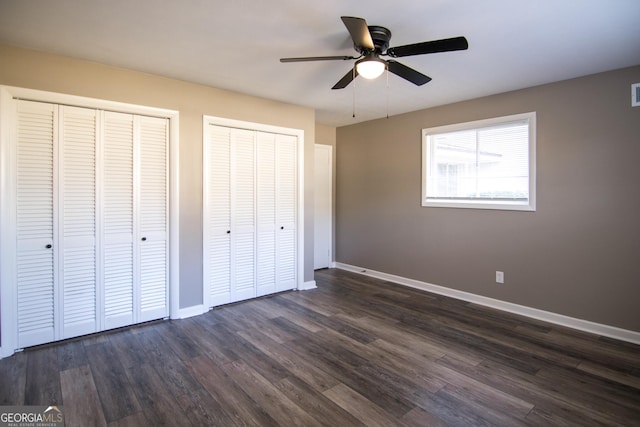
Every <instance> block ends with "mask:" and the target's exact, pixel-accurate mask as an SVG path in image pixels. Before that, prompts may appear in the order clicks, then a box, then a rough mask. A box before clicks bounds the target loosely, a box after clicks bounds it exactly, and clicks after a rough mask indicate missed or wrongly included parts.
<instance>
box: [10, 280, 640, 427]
mask: <svg viewBox="0 0 640 427" xmlns="http://www.w3.org/2000/svg"><path fill="white" fill-rule="evenodd" d="M316 282H317V284H318V289H316V290H311V291H304V292H287V293H282V294H278V295H274V296H270V297H265V298H261V299H257V300H252V301H247V302H243V303H237V304H233V305H229V306H225V307H221V308H216V309H214V310H212V311H210V312H209V313H207V314H204V315H202V316H197V317H193V318H189V319H184V320H177V321H160V322H154V323H150V324H145V325H139V326H134V327H130V328H125V329H121V330H116V331H112V332H105V333H102V334H97V335H93V336H89V337H84V338H79V339H75V340H70V341H65V342H61V343H55V344H50V345H46V346H41V347H36V348H31V349H27V350H25V351H24V352H21V353H17V354H15V355H14V356H12V357H9V358H6V359H4V360H0V405H23V404H33V405H53V404H57V405H63V407H64V413H65V417H66V420H67V426H145V425H148V426H160V425H170V426H183V425H184V426H225V427H226V426H287V427H288V426H305V427H307V426H341V427H342V426H485V425H491V426H519V425H530V426H591V425H593V426H602V425H606V426H615V425H620V426H637V425H640V346H636V345H633V344H629V343H623V342H618V341H615V340H612V339H608V338H603V337H598V336H595V335H590V334H587V333H583V332H578V331H574V330H569V329H566V328H563V327H559V326H554V325H550V324H546V323H544V322H540V321H535V320H531V319H526V318H522V317H519V316H516V315H513V314H508V313H504V312H499V311H497V310H492V309H489V308H485V307H481V306H477V305H474V304H470V303H466V302H461V301H457V300H453V299H450V298H446V297H442V296H438V295H433V294H429V293H425V292H420V291H417V290H413V289H410V288H403V287H400V286H398V285H393V284H389V283H385V282H383V281H381V280H376V279H372V278H368V277H365V276H361V275H357V274H353V273H349V272H345V271H341V270H321V271H318V272H316Z"/></svg>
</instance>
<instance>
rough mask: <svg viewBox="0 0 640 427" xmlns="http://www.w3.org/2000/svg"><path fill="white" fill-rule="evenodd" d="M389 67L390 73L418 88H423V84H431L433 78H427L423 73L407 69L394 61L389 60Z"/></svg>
mask: <svg viewBox="0 0 640 427" xmlns="http://www.w3.org/2000/svg"><path fill="white" fill-rule="evenodd" d="M387 67H388V68H389V71H390V72H392V73H393V74H395V75H396V76H400V77H402V78H403V79H405V80H408V81H410V82H411V83H413V84H414V85H416V86H422V85H423V84H425V83H429V82H430V81H431V77H429V76H425V75H424V74H422V73H421V72H419V71H416V70H414V69H413V68H410V67H407V66H406V65H404V64H401V63H399V62H397V61H394V60H388V61H387Z"/></svg>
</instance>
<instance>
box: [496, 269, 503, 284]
mask: <svg viewBox="0 0 640 427" xmlns="http://www.w3.org/2000/svg"><path fill="white" fill-rule="evenodd" d="M496 283H504V272H503V271H496Z"/></svg>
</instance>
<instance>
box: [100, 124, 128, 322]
mask: <svg viewBox="0 0 640 427" xmlns="http://www.w3.org/2000/svg"><path fill="white" fill-rule="evenodd" d="M103 125H104V132H103V135H104V141H103V147H102V155H103V167H102V175H103V177H102V185H103V191H102V194H103V201H102V206H103V208H102V212H103V260H104V261H103V271H104V273H103V277H102V281H103V285H102V289H103V294H104V297H103V301H104V312H103V313H104V314H103V315H104V328H105V329H111V328H118V327H121V326H125V325H130V324H132V323H134V302H133V263H134V259H133V222H134V221H133V219H134V216H133V215H134V214H133V115H131V114H123V113H114V112H105V113H104V120H103Z"/></svg>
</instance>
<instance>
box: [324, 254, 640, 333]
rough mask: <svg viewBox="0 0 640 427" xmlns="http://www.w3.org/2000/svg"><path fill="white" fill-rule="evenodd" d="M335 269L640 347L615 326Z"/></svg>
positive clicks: (408, 281) (366, 272)
mask: <svg viewBox="0 0 640 427" xmlns="http://www.w3.org/2000/svg"><path fill="white" fill-rule="evenodd" d="M334 266H335V268H339V269H341V270H346V271H351V272H354V273H358V274H363V275H365V276H371V277H375V278H377V279H382V280H386V281H389V282H393V283H397V284H399V285H403V286H408V287H411V288H415V289H420V290H423V291H427V292H432V293H434V294H439V295H444V296H448V297H451V298H455V299H459V300H463V301H468V302H472V303H475V304H479V305H483V306H486V307H491V308H495V309H498V310H502V311H507V312H509V313H514V314H519V315H522V316H526V317H530V318H532V319H538V320H542V321H545V322H549V323H553V324H556V325H561V326H566V327H568V328H572V329H578V330H580V331H585V332H590V333H593V334H597V335H602V336H605V337H609V338H615V339H618V340H621V341H626V342H630V343H633V344H640V332H636V331H630V330H627V329H622V328H618V327H615V326H609V325H603V324H600V323H595V322H591V321H589V320H582V319H576V318H574V317H569V316H565V315H562V314H557V313H552V312H550V311H544V310H539V309H537V308H532V307H527V306H524V305H519V304H514V303H510V302H506V301H501V300H497V299H494V298H489V297H484V296H481V295H476V294H472V293H469V292H464V291H459V290H456V289H451V288H446V287H444V286H439V285H434V284H431V283H427V282H421V281H419V280H414V279H407V278H406V277H401V276H396V275H393V274H388V273H382V272H380V271H375V270H370V269H368V268H363V267H357V266H354V265H349V264H343V263H341V262H336V263H334Z"/></svg>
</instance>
